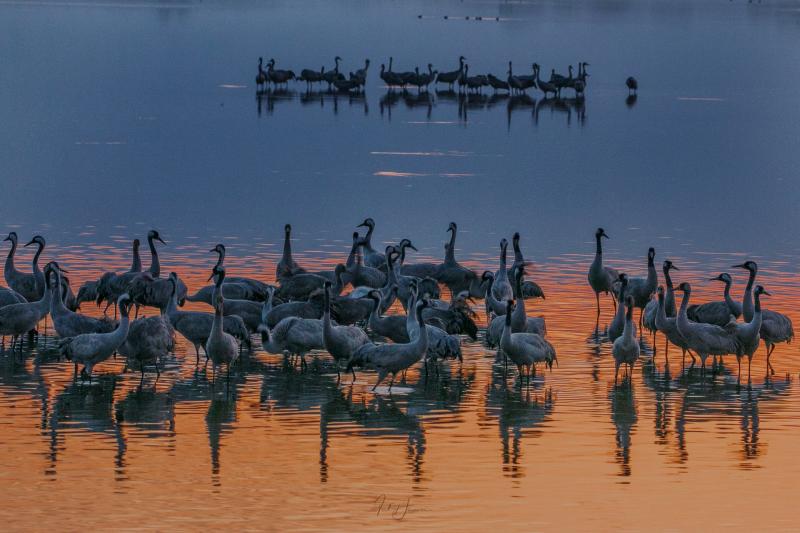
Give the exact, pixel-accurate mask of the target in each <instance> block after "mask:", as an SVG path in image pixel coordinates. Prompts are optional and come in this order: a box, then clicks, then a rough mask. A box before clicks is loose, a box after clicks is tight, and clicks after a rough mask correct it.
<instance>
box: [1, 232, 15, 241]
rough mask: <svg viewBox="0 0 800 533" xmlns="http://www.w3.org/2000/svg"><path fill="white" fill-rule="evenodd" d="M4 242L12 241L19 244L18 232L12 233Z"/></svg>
mask: <svg viewBox="0 0 800 533" xmlns="http://www.w3.org/2000/svg"><path fill="white" fill-rule="evenodd" d="M3 240H4V241H11V242H12V243H16V242H17V232H16V231H12V232H11V233H9V234H8V237H6V238H5V239H3Z"/></svg>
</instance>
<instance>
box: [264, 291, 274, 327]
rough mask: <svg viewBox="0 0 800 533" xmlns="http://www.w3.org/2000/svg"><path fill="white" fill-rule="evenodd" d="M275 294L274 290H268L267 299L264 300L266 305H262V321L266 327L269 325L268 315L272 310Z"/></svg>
mask: <svg viewBox="0 0 800 533" xmlns="http://www.w3.org/2000/svg"><path fill="white" fill-rule="evenodd" d="M274 295H275V291H274V290H271V289H270V290H269V291H267V299H266V300H265V301H264V305H263V306H262V307H261V323H262V324H263V325H264V326H265V327H266V325H267V315H268V314H269V312H270V311H272V298H273V296H274Z"/></svg>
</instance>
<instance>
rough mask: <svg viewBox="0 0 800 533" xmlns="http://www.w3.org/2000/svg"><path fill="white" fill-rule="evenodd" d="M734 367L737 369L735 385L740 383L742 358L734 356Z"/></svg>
mask: <svg viewBox="0 0 800 533" xmlns="http://www.w3.org/2000/svg"><path fill="white" fill-rule="evenodd" d="M736 365H737V366H738V367H739V369H738V372H737V373H736V383H737V385H738V384H739V383H741V382H742V356H741V355H737V356H736Z"/></svg>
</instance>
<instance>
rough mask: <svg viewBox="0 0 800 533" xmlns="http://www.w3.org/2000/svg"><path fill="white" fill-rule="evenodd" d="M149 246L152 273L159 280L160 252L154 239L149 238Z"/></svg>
mask: <svg viewBox="0 0 800 533" xmlns="http://www.w3.org/2000/svg"><path fill="white" fill-rule="evenodd" d="M147 245H148V246H149V247H150V273H151V274H152V275H153V277H154V278H157V277H159V276H160V275H161V263H160V262H159V260H158V250H156V245H155V243H154V242H153V237H150V236H148V237H147Z"/></svg>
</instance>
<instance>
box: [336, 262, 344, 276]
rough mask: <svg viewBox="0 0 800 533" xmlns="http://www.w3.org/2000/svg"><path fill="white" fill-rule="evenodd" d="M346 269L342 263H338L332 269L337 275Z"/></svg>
mask: <svg viewBox="0 0 800 533" xmlns="http://www.w3.org/2000/svg"><path fill="white" fill-rule="evenodd" d="M346 271H347V267H346V266H345V265H344V263H339V264H338V265H336V268H334V269H333V273H334V274H336V275H337V276H339V275H341V274H344V273H345V272H346Z"/></svg>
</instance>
